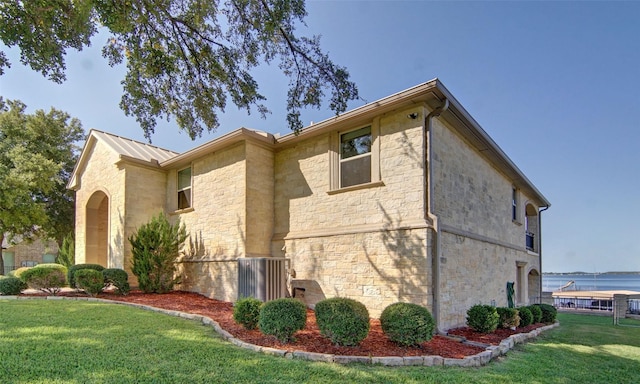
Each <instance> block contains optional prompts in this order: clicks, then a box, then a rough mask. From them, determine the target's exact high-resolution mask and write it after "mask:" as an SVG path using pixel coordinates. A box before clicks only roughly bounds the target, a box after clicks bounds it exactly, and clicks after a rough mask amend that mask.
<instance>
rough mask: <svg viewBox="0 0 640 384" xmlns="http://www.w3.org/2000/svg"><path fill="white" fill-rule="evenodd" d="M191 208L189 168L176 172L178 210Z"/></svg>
mask: <svg viewBox="0 0 640 384" xmlns="http://www.w3.org/2000/svg"><path fill="white" fill-rule="evenodd" d="M186 208H191V167H189V168H185V169H183V170H181V171H178V209H186Z"/></svg>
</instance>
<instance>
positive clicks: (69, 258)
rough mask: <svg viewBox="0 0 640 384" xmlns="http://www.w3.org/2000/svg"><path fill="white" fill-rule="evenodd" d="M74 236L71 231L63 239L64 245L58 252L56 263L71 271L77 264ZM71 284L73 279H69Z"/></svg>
mask: <svg viewBox="0 0 640 384" xmlns="http://www.w3.org/2000/svg"><path fill="white" fill-rule="evenodd" d="M73 236H74V232H73V231H71V232H69V233H68V234H67V236H65V237H64V239H62V245H61V246H60V249H59V250H58V256H56V263H58V264H62V265H64V266H65V267H67V269H71V267H72V266H73V265H74V264H75V262H76V251H75V249H76V242H75V239H74V238H73ZM69 284H71V279H69Z"/></svg>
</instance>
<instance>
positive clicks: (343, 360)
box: [0, 296, 560, 367]
mask: <svg viewBox="0 0 640 384" xmlns="http://www.w3.org/2000/svg"><path fill="white" fill-rule="evenodd" d="M2 299H9V300H34V299H39V300H81V301H91V302H102V303H109V304H121V305H128V306H131V307H135V308H139V309H144V310H148V311H153V312H159V313H163V314H166V315H170V316H175V317H181V318H184V319H188V320H193V321H197V322H200V323H202V324H203V325H206V326H210V327H212V328H213V329H214V330H215V331H216V332H217V333H218V334H219V335H220V336H221V337H222V338H223V339H225V340H227V341H229V342H230V343H231V344H233V345H236V346H238V347H240V348H245V349H248V350H251V351H254V352H260V353H264V354H267V355H273V356H280V357H284V358H286V359H303V360H309V361H320V362H326V363H337V364H350V363H362V364H379V365H383V366H427V367H433V366H447V367H480V366H483V365H486V364H488V363H489V362H490V361H491V360H493V359H495V358H497V357H498V356H502V355H504V354H506V353H507V352H508V351H509V350H510V349H511V348H513V347H514V346H515V345H517V344H522V343H525V342H527V341H528V340H531V339H533V338H536V337H538V336H539V335H540V333H542V332H544V331H547V330H549V329H552V328H555V327H557V326H559V325H560V323H559V322H558V321H556V322H555V323H554V324H550V325H545V326H544V327H540V328H536V329H534V330H533V331H531V332H528V333H517V334H515V335H511V336H509V337H507V338H506V339H504V340H502V342H501V343H500V344H499V345H489V344H483V343H478V342H473V341H468V340H466V339H464V338H462V340H461V343H463V344H469V345H474V346H479V347H484V348H485V350H484V351H482V352H480V353H478V354H476V355H471V356H466V357H464V358H463V359H453V358H446V357H442V356H431V355H429V356H405V357H401V356H382V357H381V356H345V355H332V354H325V353H315V352H304V351H295V350H294V351H290V350H284V349H277V348H270V347H262V346H259V345H254V344H250V343H247V342H245V341H242V340H240V339H236V338H235V337H233V335H232V334H230V333H229V332H227V331H225V330H224V329H222V327H220V324H218V323H217V322H216V321H214V320H213V319H211V318H210V317H207V316H203V315H196V314H192V313H186V312H180V311H173V310H168V309H162V308H157V307H152V306H150V305H145V304H138V303H129V302H126V301H117V300H107V299H99V298H95V297H67V296H0V300H2ZM456 338H458V339H460V337H456Z"/></svg>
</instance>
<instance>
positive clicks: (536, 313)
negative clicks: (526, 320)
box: [527, 305, 542, 324]
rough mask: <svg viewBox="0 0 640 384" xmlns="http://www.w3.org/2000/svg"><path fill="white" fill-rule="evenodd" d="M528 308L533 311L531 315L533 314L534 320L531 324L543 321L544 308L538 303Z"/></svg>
mask: <svg viewBox="0 0 640 384" xmlns="http://www.w3.org/2000/svg"><path fill="white" fill-rule="evenodd" d="M527 308H529V310H530V311H531V315H533V322H532V323H531V324H536V323H541V322H542V309H540V307H538V306H537V305H530V306H528V307H527Z"/></svg>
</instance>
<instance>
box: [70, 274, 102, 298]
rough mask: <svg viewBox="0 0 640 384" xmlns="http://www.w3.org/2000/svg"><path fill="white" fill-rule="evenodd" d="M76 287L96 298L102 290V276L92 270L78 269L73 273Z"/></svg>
mask: <svg viewBox="0 0 640 384" xmlns="http://www.w3.org/2000/svg"><path fill="white" fill-rule="evenodd" d="M74 277H75V280H76V286H77V287H78V288H80V289H82V290H84V291H85V292H86V293H87V294H89V295H90V296H93V297H96V296H98V293H100V292H102V290H103V289H104V275H102V272H100V271H96V270H94V269H80V270H77V271H76V272H75V273H74Z"/></svg>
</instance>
